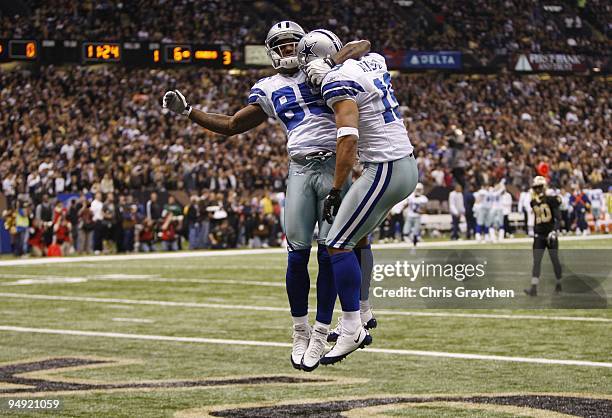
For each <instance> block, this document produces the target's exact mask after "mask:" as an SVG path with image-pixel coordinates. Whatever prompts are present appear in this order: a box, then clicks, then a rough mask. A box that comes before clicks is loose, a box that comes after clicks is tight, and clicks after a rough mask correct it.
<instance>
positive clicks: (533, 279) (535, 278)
mask: <svg viewBox="0 0 612 418" xmlns="http://www.w3.org/2000/svg"><path fill="white" fill-rule="evenodd" d="M539 283H540V278H539V277H532V278H531V284H535V285H536V286H537V285H538V284H539Z"/></svg>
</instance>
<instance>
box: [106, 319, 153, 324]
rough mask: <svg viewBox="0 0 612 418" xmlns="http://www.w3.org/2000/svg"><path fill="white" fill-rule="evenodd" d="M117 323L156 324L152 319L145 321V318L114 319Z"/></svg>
mask: <svg viewBox="0 0 612 418" xmlns="http://www.w3.org/2000/svg"><path fill="white" fill-rule="evenodd" d="M112 320H113V321H115V322H136V323H142V324H152V323H153V322H155V321H154V320H152V319H144V318H112Z"/></svg>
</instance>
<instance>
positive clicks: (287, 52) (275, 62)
mask: <svg viewBox="0 0 612 418" xmlns="http://www.w3.org/2000/svg"><path fill="white" fill-rule="evenodd" d="M299 41H300V40H299V39H295V37H290V38H281V39H277V40H273V41H272V42H270V45H268V56H269V57H270V59H271V60H272V66H273V67H274V68H275V69H278V68H289V69H292V68H297V66H298V60H297V45H298V42H299Z"/></svg>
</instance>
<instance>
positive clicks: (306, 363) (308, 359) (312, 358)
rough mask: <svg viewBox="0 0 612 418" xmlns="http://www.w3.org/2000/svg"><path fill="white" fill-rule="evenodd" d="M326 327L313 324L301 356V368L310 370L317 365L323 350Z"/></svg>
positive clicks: (325, 339)
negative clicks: (308, 340) (308, 341)
mask: <svg viewBox="0 0 612 418" xmlns="http://www.w3.org/2000/svg"><path fill="white" fill-rule="evenodd" d="M326 341H327V327H321V326H315V327H314V328H313V329H312V333H311V334H310V343H309V344H308V348H307V349H306V352H305V353H304V357H303V358H302V370H304V371H305V372H311V371H313V370H314V369H316V368H317V367H319V361H320V360H321V357H323V353H324V352H325V342H326Z"/></svg>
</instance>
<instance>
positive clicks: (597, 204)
mask: <svg viewBox="0 0 612 418" xmlns="http://www.w3.org/2000/svg"><path fill="white" fill-rule="evenodd" d="M585 193H586V195H587V196H588V197H589V200H590V201H591V207H592V208H597V209H601V208H602V207H603V206H605V205H604V193H603V190H601V189H589V190H585Z"/></svg>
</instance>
